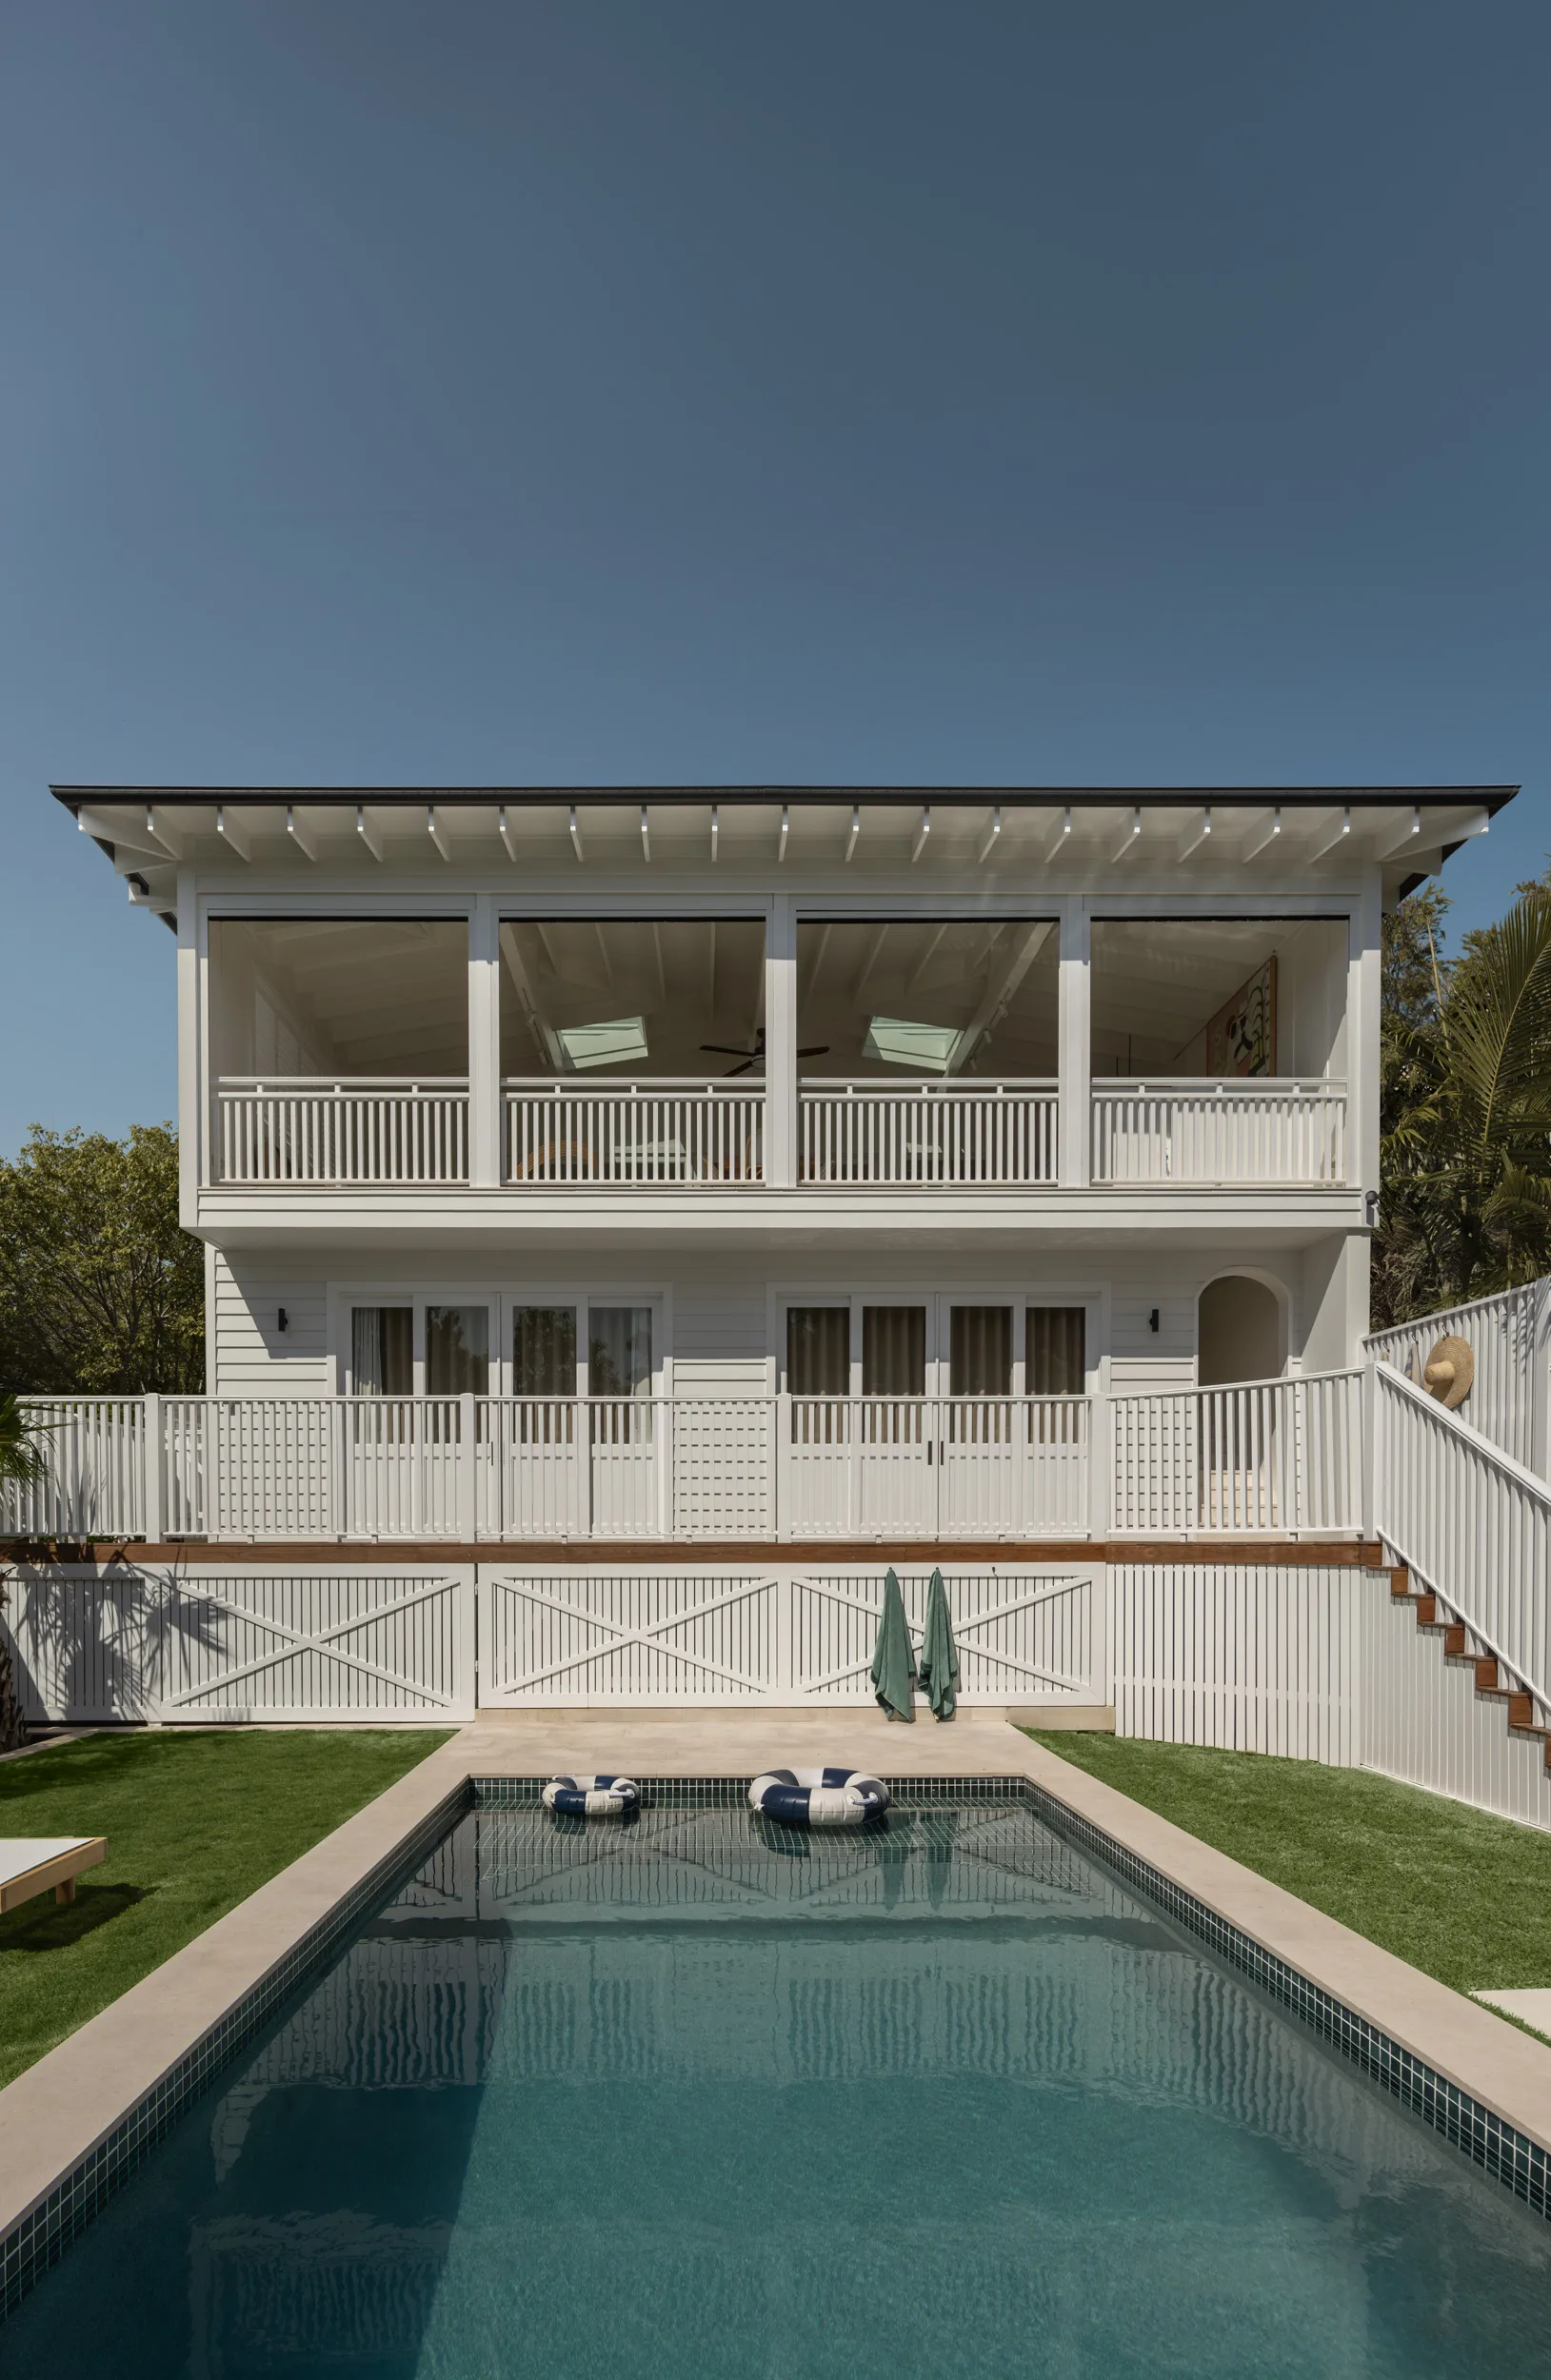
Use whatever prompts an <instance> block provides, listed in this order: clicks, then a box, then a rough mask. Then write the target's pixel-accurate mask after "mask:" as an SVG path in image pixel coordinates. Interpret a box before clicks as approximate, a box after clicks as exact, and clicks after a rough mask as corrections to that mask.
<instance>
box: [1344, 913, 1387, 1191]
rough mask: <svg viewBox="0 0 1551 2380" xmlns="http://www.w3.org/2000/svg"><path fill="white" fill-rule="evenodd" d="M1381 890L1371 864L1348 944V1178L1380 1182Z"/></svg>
mask: <svg viewBox="0 0 1551 2380" xmlns="http://www.w3.org/2000/svg"><path fill="white" fill-rule="evenodd" d="M1382 903H1383V894H1382V883H1381V880H1380V875H1379V870H1378V869H1377V868H1372V869H1370V870H1369V872H1368V879H1367V882H1366V883H1365V884H1364V885H1363V888H1362V900H1361V902H1359V903H1358V906H1357V908H1356V909H1355V910H1354V911H1353V913H1352V922H1351V926H1350V930H1349V935H1348V940H1347V945H1346V952H1347V956H1346V1178H1347V1180H1348V1181H1349V1182H1350V1183H1351V1184H1352V1185H1353V1186H1354V1188H1356V1189H1359V1190H1362V1191H1363V1192H1367V1191H1370V1190H1371V1191H1373V1192H1375V1193H1377V1191H1378V1188H1379V1003H1380V992H1381V973H1380V936H1381V933H1382V927H1383V905H1382Z"/></svg>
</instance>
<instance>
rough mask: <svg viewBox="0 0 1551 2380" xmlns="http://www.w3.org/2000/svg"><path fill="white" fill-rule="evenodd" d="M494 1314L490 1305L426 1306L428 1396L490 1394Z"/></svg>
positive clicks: (477, 1395) (476, 1395)
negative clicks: (491, 1322)
mask: <svg viewBox="0 0 1551 2380" xmlns="http://www.w3.org/2000/svg"><path fill="white" fill-rule="evenodd" d="M489 1381H490V1315H489V1308H488V1307H487V1306H428V1307H427V1308H426V1394H427V1396H428V1397H463V1396H467V1395H470V1394H471V1395H473V1396H475V1397H484V1396H486V1395H487V1393H488V1390H489Z"/></svg>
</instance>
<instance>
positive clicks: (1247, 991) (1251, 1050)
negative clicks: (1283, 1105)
mask: <svg viewBox="0 0 1551 2380" xmlns="http://www.w3.org/2000/svg"><path fill="white" fill-rule="evenodd" d="M1276 1070H1277V961H1276V953H1275V951H1273V952H1272V953H1271V956H1270V957H1269V959H1267V960H1266V961H1265V962H1264V963H1263V965H1261V966H1259V967H1257V968H1256V970H1255V972H1254V974H1253V975H1252V976H1251V977H1250V978H1249V980H1248V982H1245V983H1241V984H1240V986H1239V989H1238V990H1237V991H1236V992H1235V993H1234V995H1233V997H1232V999H1231V1000H1226V1001H1224V1002H1223V1005H1222V1007H1221V1008H1220V1009H1219V1010H1218V1012H1217V1014H1216V1016H1215V1017H1212V1018H1210V1019H1209V1020H1208V1021H1207V1025H1206V1071H1207V1073H1208V1074H1209V1075H1218V1076H1224V1075H1236V1074H1275V1072H1276Z"/></svg>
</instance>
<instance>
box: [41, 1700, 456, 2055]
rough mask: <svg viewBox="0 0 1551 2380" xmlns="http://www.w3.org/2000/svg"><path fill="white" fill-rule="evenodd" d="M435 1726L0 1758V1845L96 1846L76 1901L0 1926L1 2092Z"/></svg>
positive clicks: (95, 1746)
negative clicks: (88, 1841)
mask: <svg viewBox="0 0 1551 2380" xmlns="http://www.w3.org/2000/svg"><path fill="white" fill-rule="evenodd" d="M446 1741H447V1731H446V1730H436V1731H427V1732H425V1733H422V1732H421V1731H420V1730H419V1729H396V1730H389V1729H387V1728H371V1729H361V1730H359V1731H358V1730H356V1729H353V1728H350V1729H347V1728H335V1729H331V1730H329V1731H328V1732H325V1731H323V1730H321V1729H320V1730H316V1731H314V1730H311V1729H308V1730H305V1731H304V1730H294V1731H293V1730H286V1731H285V1732H283V1733H279V1734H274V1735H270V1734H268V1733H260V1732H258V1731H256V1730H255V1731H254V1732H253V1733H252V1734H249V1733H248V1732H246V1731H244V1732H243V1733H242V1734H240V1735H232V1734H229V1733H226V1732H222V1731H215V1730H210V1729H201V1730H198V1731H196V1732H190V1733H187V1734H186V1733H184V1732H182V1731H181V1730H180V1731H179V1732H178V1733H176V1734H174V1733H172V1732H171V1731H168V1732H166V1733H163V1732H162V1731H160V1730H158V1731H156V1732H155V1733H154V1734H147V1735H139V1734H136V1735H88V1736H85V1737H83V1738H82V1739H81V1740H80V1741H79V1742H76V1743H70V1744H61V1745H59V1746H58V1747H57V1748H52V1749H50V1750H49V1751H46V1752H32V1753H29V1754H28V1755H27V1756H26V1757H25V1759H20V1760H6V1761H3V1762H0V1835H107V1837H108V1856H107V1858H106V1859H105V1860H104V1862H103V1864H102V1866H101V1867H99V1868H91V1869H89V1870H88V1872H87V1874H85V1875H84V1876H82V1878H81V1880H80V1882H79V1883H78V1885H77V1886H76V1891H75V1900H74V1903H73V1905H72V1906H71V1907H70V1908H68V1909H56V1908H55V1906H54V1901H53V1895H52V1894H46V1895H45V1896H44V1898H42V1899H41V1900H36V1901H29V1902H27V1903H25V1904H24V1905H23V1907H22V1908H20V1909H13V1910H12V1911H11V1912H10V1914H9V1915H8V1916H4V1917H0V2084H4V2083H8V2082H10V2080H11V2078H12V2076H14V2075H16V2074H19V2073H21V2072H22V2069H23V2068H24V2067H27V2066H30V2065H31V2063H32V2061H33V2059H34V2058H39V2057H41V2056H42V2055H43V2053H44V2052H45V2051H46V2050H51V2049H52V2048H53V2046H54V2044H55V2042H56V2041H63V2039H64V2038H65V2035H66V2034H67V2033H73V2032H74V2030H75V2028H76V2026H77V2025H81V2024H84V2023H85V2022H86V2020H87V2018H88V2017H89V2016H94V2015H95V2014H96V2013H97V2011H98V2010H99V2009H100V2008H106V2006H107V2005H108V2002H109V2000H111V1999H116V1998H117V1996H118V1994H119V1993H121V1992H127V1991H128V1990H129V1986H130V1984H131V1983H138V1982H139V1980H140V1978H141V1976H142V1975H145V1974H149V1972H150V1970H151V1969H152V1968H153V1967H159V1966H160V1965H161V1963H162V1961H163V1959H164V1958H169V1957H170V1955H171V1954H172V1953H173V1952H174V1951H177V1950H181V1949H182V1948H183V1946H184V1944H185V1943H186V1942H189V1941H191V1940H192V1939H193V1937H194V1935H195V1934H200V1933H202V1932H203V1931H204V1929H205V1927H206V1926H208V1925H210V1924H213V1922H214V1920H215V1919H216V1918H217V1917H219V1916H221V1915H223V1914H225V1912H226V1911H227V1910H229V1909H230V1908H232V1907H234V1906H235V1904H236V1903H237V1902H238V1901H240V1900H242V1899H244V1898H245V1897H246V1895H247V1894H249V1893H252V1892H255V1891H256V1890H257V1888H258V1887H259V1885H261V1884H263V1883H264V1882H265V1881H266V1879H267V1878H268V1877H269V1876H272V1875H274V1874H277V1872H278V1871H279V1870H280V1869H281V1868H284V1867H285V1866H286V1865H287V1864H288V1862H289V1861H290V1860H292V1859H295V1858H298V1857H299V1856H300V1854H302V1853H303V1852H304V1851H307V1850H308V1849H309V1848H310V1847H311V1845H312V1844H314V1843H316V1842H319V1841H321V1839H322V1837H323V1836H324V1835H328V1833H329V1832H330V1831H331V1830H332V1829H333V1828H334V1827H336V1826H338V1825H339V1824H340V1823H341V1821H342V1820H343V1819H345V1818H348V1816H349V1815H350V1814H351V1812H352V1811H356V1810H359V1809H360V1808H361V1806H362V1804H363V1803H364V1802H368V1801H370V1800H372V1799H373V1798H374V1796H375V1795H378V1794H380V1793H382V1792H383V1791H384V1789H385V1788H386V1787H387V1786H389V1785H391V1784H392V1783H393V1781H394V1779H395V1778H396V1777H400V1776H402V1775H404V1773H405V1771H406V1770H407V1769H412V1768H413V1767H414V1766H415V1764H416V1762H417V1761H420V1760H423V1759H424V1758H425V1756H426V1755H427V1753H428V1752H430V1751H433V1750H434V1748H435V1747H436V1745H438V1744H442V1743H446Z"/></svg>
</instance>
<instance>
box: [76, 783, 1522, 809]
mask: <svg viewBox="0 0 1551 2380" xmlns="http://www.w3.org/2000/svg"><path fill="white" fill-rule="evenodd" d="M49 790H50V793H51V794H52V795H53V797H54V800H55V801H56V802H62V803H64V804H65V805H66V807H67V808H68V809H75V808H77V807H79V806H80V804H82V803H99V802H107V803H111V802H151V803H157V804H158V805H160V806H161V807H163V808H166V809H177V808H180V807H182V808H187V807H190V806H193V805H198V806H200V807H203V808H208V807H209V805H210V803H216V802H220V803H229V804H230V806H231V807H232V808H233V809H255V808H267V809H273V808H275V807H276V806H277V805H278V804H281V803H288V802H294V803H308V804H309V805H310V806H312V807H314V808H329V807H335V806H338V807H344V806H346V805H347V804H349V805H353V804H354V803H370V804H371V805H372V806H373V807H374V808H380V809H391V808H394V807H396V806H400V805H406V806H407V805H408V804H409V803H420V802H434V803H441V804H443V805H445V806H446V807H447V808H449V809H457V808H470V807H474V806H476V805H478V806H480V807H484V806H486V805H487V804H488V803H492V802H506V803H511V804H513V805H514V806H516V807H524V808H526V807H537V806H540V805H542V804H546V803H576V805H577V806H578V807H579V808H581V807H584V806H586V807H587V808H589V809H590V808H599V807H608V806H610V805H615V806H617V805H619V804H621V803H639V802H645V803H655V804H660V805H662V806H664V807H671V806H673V805H675V804H681V803H695V804H697V805H699V804H703V803H707V802H717V803H726V804H727V806H728V807H729V808H735V807H738V806H740V805H744V804H746V805H750V806H753V805H756V804H758V805H768V804H770V803H777V802H785V803H792V804H794V805H796V804H808V803H812V804H818V803H835V802H850V803H858V804H862V805H865V806H866V807H869V808H870V807H874V806H877V805H885V804H886V805H897V804H899V803H912V804H913V803H918V802H920V803H932V804H935V805H938V806H940V807H942V808H944V809H952V808H961V807H962V808H984V805H985V803H988V802H991V803H1003V804H1004V806H1008V807H1013V808H1024V809H1050V808H1052V807H1059V806H1060V805H1061V804H1062V803H1069V804H1070V805H1071V807H1072V808H1073V809H1074V810H1076V809H1101V808H1103V809H1109V808H1112V807H1113V806H1114V804H1115V803H1117V802H1128V803H1134V804H1135V805H1136V806H1137V807H1138V808H1140V809H1178V808H1179V807H1180V806H1181V804H1182V803H1187V804H1194V803H1203V804H1207V803H1210V804H1212V805H1213V806H1217V807H1221V808H1223V809H1263V808H1264V807H1265V806H1266V805H1267V804H1268V803H1281V804H1282V806H1283V808H1284V809H1331V808H1333V807H1334V806H1335V805H1336V804H1338V803H1353V804H1354V805H1356V806H1358V807H1360V808H1362V809H1389V808H1402V807H1403V806H1404V805H1405V804H1406V803H1411V804H1413V805H1420V806H1421V807H1422V808H1423V809H1430V808H1450V809H1457V808H1458V807H1459V806H1460V804H1461V803H1474V804H1475V805H1476V806H1477V807H1478V808H1480V809H1484V810H1486V811H1487V812H1488V813H1489V814H1490V815H1492V816H1494V817H1495V816H1496V814H1497V812H1498V811H1499V810H1500V809H1501V808H1502V807H1503V806H1504V804H1505V803H1509V802H1511V801H1512V800H1513V798H1514V796H1515V794H1516V793H1518V792H1519V791H1520V790H1521V788H1520V787H1519V786H1518V785H57V784H51V785H50V788H49Z"/></svg>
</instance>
